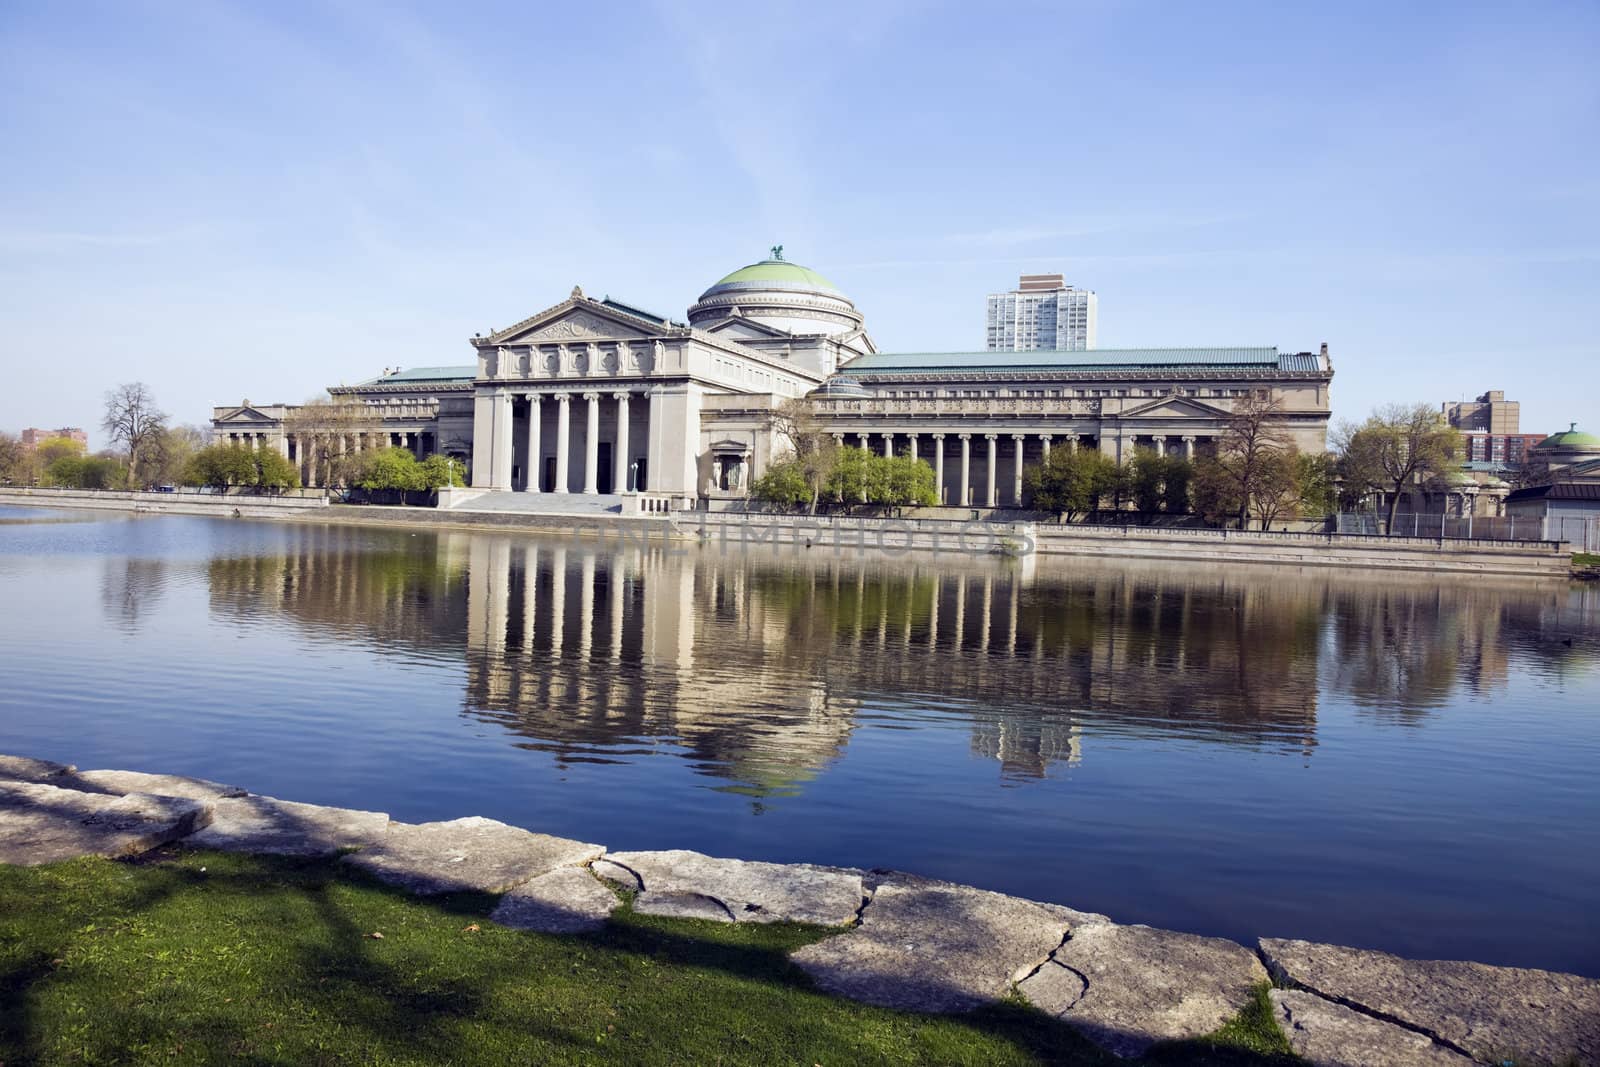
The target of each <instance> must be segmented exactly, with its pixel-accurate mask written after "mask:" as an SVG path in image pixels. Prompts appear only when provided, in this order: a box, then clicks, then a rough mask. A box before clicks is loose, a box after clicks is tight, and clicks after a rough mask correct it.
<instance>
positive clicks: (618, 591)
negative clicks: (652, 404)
mask: <svg viewBox="0 0 1600 1067" xmlns="http://www.w3.org/2000/svg"><path fill="white" fill-rule="evenodd" d="M623 395H624V396H626V395H627V394H623ZM606 578H607V580H608V583H609V585H610V588H611V659H612V662H616V661H617V660H620V659H621V658H622V553H621V552H618V553H617V554H616V555H614V556H612V557H611V562H610V564H609V565H608V566H607V568H606Z"/></svg>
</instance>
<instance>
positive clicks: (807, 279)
mask: <svg viewBox="0 0 1600 1067" xmlns="http://www.w3.org/2000/svg"><path fill="white" fill-rule="evenodd" d="M723 286H738V287H739V288H741V289H758V288H762V287H763V286H770V287H772V288H775V289H822V290H825V291H827V292H830V293H837V292H838V291H839V287H838V286H836V285H834V284H833V283H832V282H830V281H829V280H828V279H826V278H824V277H823V276H822V275H820V274H818V273H817V272H816V271H814V270H812V269H811V268H810V267H802V266H801V265H800V264H798V263H790V262H789V261H788V260H786V259H763V260H762V261H761V262H760V263H752V264H750V265H749V266H748V267H740V268H739V269H738V270H736V271H734V272H733V273H732V274H730V275H728V276H727V277H726V278H723V279H722V280H721V281H719V282H717V284H715V285H713V286H712V287H711V288H710V289H707V290H706V294H705V295H709V294H710V293H713V292H715V291H716V290H718V289H721V288H722V287H723ZM705 295H702V297H701V299H704V298H705Z"/></svg>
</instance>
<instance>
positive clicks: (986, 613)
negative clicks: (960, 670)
mask: <svg viewBox="0 0 1600 1067" xmlns="http://www.w3.org/2000/svg"><path fill="white" fill-rule="evenodd" d="M993 621H994V575H992V574H985V575H984V576H983V626H982V627H981V628H980V630H979V637H978V648H980V649H981V650H982V651H984V652H987V651H989V638H990V635H991V634H990V628H991V626H992V624H993Z"/></svg>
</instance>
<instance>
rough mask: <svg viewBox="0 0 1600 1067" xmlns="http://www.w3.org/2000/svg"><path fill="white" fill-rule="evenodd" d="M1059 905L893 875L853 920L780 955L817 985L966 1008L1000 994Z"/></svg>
mask: <svg viewBox="0 0 1600 1067" xmlns="http://www.w3.org/2000/svg"><path fill="white" fill-rule="evenodd" d="M1070 925H1071V924H1070V921H1069V919H1068V918H1067V915H1066V914H1065V909H1062V908H1057V907H1054V906H1052V905H1047V904H1039V903H1036V902H1034V901H1031V900H1021V899H1018V898H1017V897H1009V896H1006V895H1004V894H1002V893H992V892H989V891H988V890H983V889H973V888H971V887H970V886H960V885H952V884H950V883H947V882H936V881H931V880H926V879H920V878H914V877H911V876H908V875H894V876H890V877H887V878H885V879H883V880H882V881H881V882H880V883H879V884H878V885H877V889H876V891H875V892H874V893H873V896H872V899H871V901H870V902H869V903H868V904H867V906H866V907H865V909H863V910H862V912H861V923H860V925H859V926H857V927H856V928H854V929H852V930H850V931H848V932H846V933H843V934H840V935H838V936H837V937H830V938H828V939H827V940H826V941H818V942H816V943H815V944H811V945H807V946H805V947H804V948H802V949H799V950H797V951H796V952H795V953H793V955H792V956H791V957H790V958H791V959H793V960H794V962H795V963H796V964H798V965H799V966H800V967H801V968H802V969H804V970H805V971H806V972H807V973H808V974H810V975H811V977H812V979H813V980H814V981H815V982H816V983H817V985H818V987H820V988H821V989H823V990H825V991H827V992H829V993H833V994H836V995H838V996H843V997H849V998H850V999H852V1000H860V1001H864V1002H866V1003H868V1004H876V1005H879V1006H881V1007H886V1008H897V1009H900V1010H903V1011H921V1012H957V1011H968V1010H971V1009H972V1008H976V1007H979V1006H980V1005H983V1004H987V1003H989V1002H991V1001H994V1000H998V999H999V998H1001V997H1003V996H1005V995H1006V993H1007V991H1008V990H1009V989H1010V988H1011V984H1012V983H1013V982H1016V981H1018V980H1019V979H1021V978H1022V976H1023V975H1025V974H1027V973H1029V972H1030V971H1032V970H1033V969H1034V968H1036V967H1038V966H1039V965H1040V963H1042V962H1043V961H1044V960H1045V959H1046V957H1048V956H1049V955H1050V953H1051V952H1052V951H1054V950H1055V948H1056V947H1057V946H1058V945H1060V944H1061V939H1062V938H1063V937H1064V936H1066V933H1067V930H1068V929H1069V927H1070Z"/></svg>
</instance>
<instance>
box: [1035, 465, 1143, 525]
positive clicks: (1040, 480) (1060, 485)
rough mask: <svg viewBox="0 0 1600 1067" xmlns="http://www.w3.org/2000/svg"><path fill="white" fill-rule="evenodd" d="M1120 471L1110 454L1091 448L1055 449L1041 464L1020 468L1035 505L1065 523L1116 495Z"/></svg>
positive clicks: (1096, 507)
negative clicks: (1106, 498) (1022, 469)
mask: <svg viewBox="0 0 1600 1067" xmlns="http://www.w3.org/2000/svg"><path fill="white" fill-rule="evenodd" d="M1121 477H1122V470H1121V468H1120V467H1118V466H1117V463H1116V461H1115V460H1113V459H1112V458H1111V457H1110V456H1107V455H1105V454H1104V453H1102V452H1099V451H1096V450H1094V449H1084V448H1057V449H1054V450H1052V451H1051V453H1050V456H1049V458H1048V459H1046V460H1045V461H1044V462H1043V463H1041V464H1039V465H1038V466H1035V467H1029V468H1027V469H1026V470H1024V471H1023V475H1022V480H1023V483H1024V484H1025V485H1026V486H1027V487H1028V489H1029V491H1030V492H1031V493H1032V494H1033V504H1034V507H1036V508H1038V509H1039V510H1040V511H1048V512H1050V513H1051V514H1054V515H1056V516H1057V517H1059V518H1063V519H1065V520H1066V521H1068V522H1074V521H1076V520H1077V519H1078V517H1079V516H1082V515H1085V514H1088V513H1089V512H1092V511H1094V510H1096V509H1098V508H1099V507H1100V502H1101V500H1102V499H1103V498H1105V497H1108V496H1115V494H1116V492H1117V490H1118V486H1119V485H1120V484H1121Z"/></svg>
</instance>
